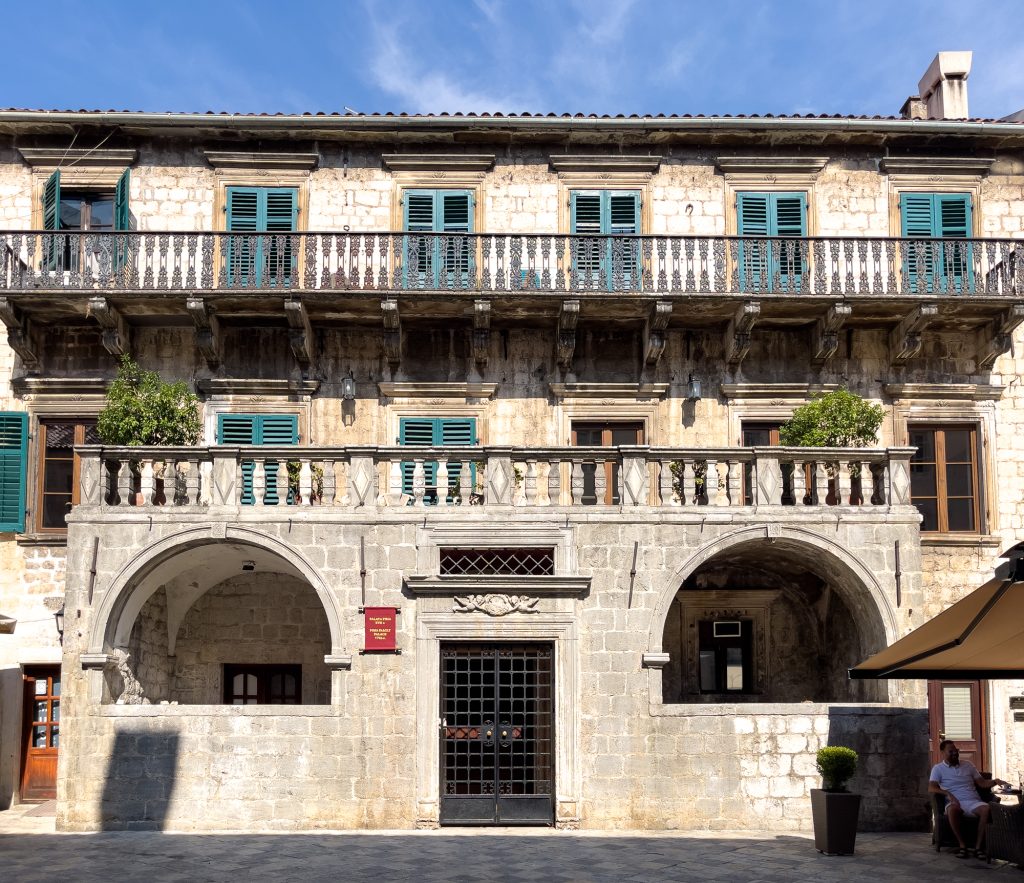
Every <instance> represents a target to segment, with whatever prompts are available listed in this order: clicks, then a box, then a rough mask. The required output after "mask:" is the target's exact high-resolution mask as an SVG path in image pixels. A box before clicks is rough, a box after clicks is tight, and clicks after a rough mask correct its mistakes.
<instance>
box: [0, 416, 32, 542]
mask: <svg viewBox="0 0 1024 883" xmlns="http://www.w3.org/2000/svg"><path fill="white" fill-rule="evenodd" d="M27 471H28V414H25V413H24V412H19V411H7V412H0V533H6V532H11V531H13V532H14V533H21V532H22V531H24V530H25V476H26V474H27Z"/></svg>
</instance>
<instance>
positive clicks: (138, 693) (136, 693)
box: [110, 647, 150, 705]
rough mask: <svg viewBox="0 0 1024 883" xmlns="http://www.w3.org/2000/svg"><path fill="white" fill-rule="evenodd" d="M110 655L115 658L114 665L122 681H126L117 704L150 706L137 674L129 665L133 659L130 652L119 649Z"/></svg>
mask: <svg viewBox="0 0 1024 883" xmlns="http://www.w3.org/2000/svg"><path fill="white" fill-rule="evenodd" d="M110 655H111V657H113V660H114V665H115V666H117V673H118V674H119V675H121V679H122V680H123V681H124V689H123V690H122V691H121V695H120V696H118V697H117V704H118V705H149V704H150V702H149V700H148V699H147V698H146V697H145V696H144V695H143V690H142V684H140V683H139V682H138V680H136V678H135V673H134V672H133V671H132V669H131V666H130V665H129V664H128V660H129V659H131V655H130V654H129V653H128V651H127V650H124V649H122V648H120V647H117V648H115V649H114V650H113V651H112V652H111V654H110Z"/></svg>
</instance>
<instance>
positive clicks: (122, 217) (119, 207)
mask: <svg viewBox="0 0 1024 883" xmlns="http://www.w3.org/2000/svg"><path fill="white" fill-rule="evenodd" d="M130 190H131V169H125V170H124V171H123V172H122V173H121V177H120V178H118V179H117V186H116V187H114V229H115V230H130V229H131V227H132V224H131V214H130V212H129V210H128V195H129V192H130Z"/></svg>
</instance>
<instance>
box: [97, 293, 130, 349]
mask: <svg viewBox="0 0 1024 883" xmlns="http://www.w3.org/2000/svg"><path fill="white" fill-rule="evenodd" d="M87 315H89V316H92V317H93V318H94V319H95V320H96V321H97V322H98V323H99V326H100V328H102V329H103V338H102V340H103V348H104V349H105V350H106V351H107V352H108V353H110V354H111V355H112V356H123V355H124V354H125V353H127V352H128V350H129V349H130V348H131V342H130V340H129V337H128V324H127V323H126V322H125V321H124V316H122V315H121V313H120V311H119V310H118V309H117V308H116V307H115V306H114V305H113V304H111V303H110V301H108V300H107V299H106V298H105V297H90V298H89V307H88V310H87Z"/></svg>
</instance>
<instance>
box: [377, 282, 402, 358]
mask: <svg viewBox="0 0 1024 883" xmlns="http://www.w3.org/2000/svg"><path fill="white" fill-rule="evenodd" d="M380 309H381V312H382V313H383V315H384V357H385V358H386V359H387V360H388V362H389V363H390V364H391V365H397V364H398V363H399V362H401V361H402V318H401V316H399V315H398V300H397V299H395V298H393V297H388V298H385V299H384V300H382V301H381V302H380Z"/></svg>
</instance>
